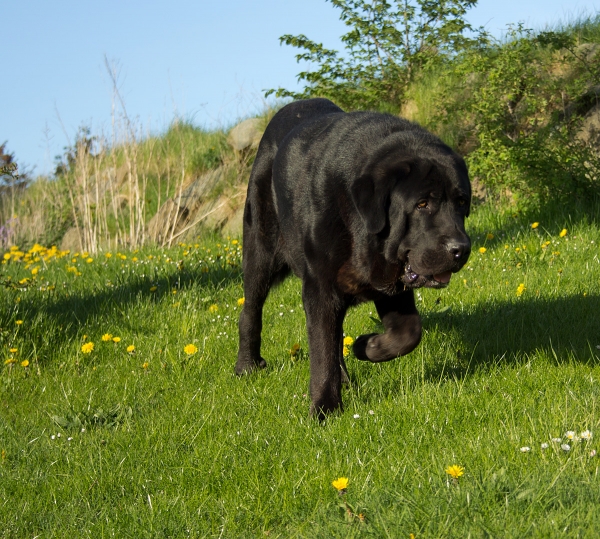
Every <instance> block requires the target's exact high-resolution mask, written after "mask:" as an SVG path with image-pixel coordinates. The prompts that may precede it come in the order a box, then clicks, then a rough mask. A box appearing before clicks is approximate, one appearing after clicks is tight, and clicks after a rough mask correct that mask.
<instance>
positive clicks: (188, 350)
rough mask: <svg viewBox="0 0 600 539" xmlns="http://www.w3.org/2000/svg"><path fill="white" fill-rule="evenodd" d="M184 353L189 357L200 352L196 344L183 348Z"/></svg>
mask: <svg viewBox="0 0 600 539" xmlns="http://www.w3.org/2000/svg"><path fill="white" fill-rule="evenodd" d="M183 351H184V352H185V353H186V354H187V355H188V356H191V355H194V354H195V353H196V352H197V351H198V347H197V346H196V345H195V344H186V345H185V346H184V347H183Z"/></svg>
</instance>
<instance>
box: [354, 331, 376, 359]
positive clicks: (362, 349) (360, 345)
mask: <svg viewBox="0 0 600 539" xmlns="http://www.w3.org/2000/svg"><path fill="white" fill-rule="evenodd" d="M377 335H378V334H377V333H369V334H368V335H361V336H360V337H358V338H357V339H356V340H355V341H354V344H353V345H352V351H353V352H354V355H355V356H356V359H360V360H361V361H373V360H372V359H371V358H370V357H369V356H368V355H367V349H368V348H373V344H369V339H371V337H376V336H377Z"/></svg>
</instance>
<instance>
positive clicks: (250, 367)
mask: <svg viewBox="0 0 600 539" xmlns="http://www.w3.org/2000/svg"><path fill="white" fill-rule="evenodd" d="M266 366H267V362H266V361H265V360H264V358H262V357H261V358H260V361H259V362H258V363H257V362H255V361H252V360H240V359H238V360H237V363H236V364H235V374H237V375H238V376H242V375H244V374H250V373H251V372H252V371H255V370H256V369H264V368H265V367H266Z"/></svg>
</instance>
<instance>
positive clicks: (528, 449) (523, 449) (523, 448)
mask: <svg viewBox="0 0 600 539" xmlns="http://www.w3.org/2000/svg"><path fill="white" fill-rule="evenodd" d="M519 451H521V453H529V452H530V451H531V447H528V446H524V447H521V449H519Z"/></svg>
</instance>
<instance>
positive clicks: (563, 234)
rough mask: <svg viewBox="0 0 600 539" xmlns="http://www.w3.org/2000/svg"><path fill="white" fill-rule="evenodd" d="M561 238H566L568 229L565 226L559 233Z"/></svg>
mask: <svg viewBox="0 0 600 539" xmlns="http://www.w3.org/2000/svg"><path fill="white" fill-rule="evenodd" d="M558 235H559V236H560V237H561V238H564V237H565V236H566V235H567V229H566V228H563V229H562V230H561V231H560V233H559V234H558Z"/></svg>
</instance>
